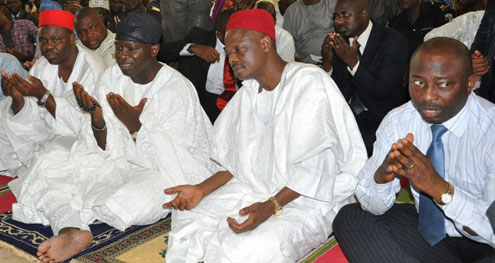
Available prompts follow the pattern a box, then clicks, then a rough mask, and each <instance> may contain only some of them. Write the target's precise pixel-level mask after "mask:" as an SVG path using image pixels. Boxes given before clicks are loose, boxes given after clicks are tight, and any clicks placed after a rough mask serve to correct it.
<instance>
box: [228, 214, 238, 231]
mask: <svg viewBox="0 0 495 263" xmlns="http://www.w3.org/2000/svg"><path fill="white" fill-rule="evenodd" d="M227 223H228V224H229V227H230V229H232V230H233V231H234V232H235V233H239V223H237V221H236V220H235V219H233V218H232V217H227Z"/></svg>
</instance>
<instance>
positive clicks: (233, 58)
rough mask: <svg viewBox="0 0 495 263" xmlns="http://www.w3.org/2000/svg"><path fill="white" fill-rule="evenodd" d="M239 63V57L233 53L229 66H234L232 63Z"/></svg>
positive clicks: (230, 56)
mask: <svg viewBox="0 0 495 263" xmlns="http://www.w3.org/2000/svg"><path fill="white" fill-rule="evenodd" d="M237 61H239V59H238V57H237V55H236V54H235V53H232V54H230V55H229V64H230V65H231V66H232V63H235V62H237Z"/></svg>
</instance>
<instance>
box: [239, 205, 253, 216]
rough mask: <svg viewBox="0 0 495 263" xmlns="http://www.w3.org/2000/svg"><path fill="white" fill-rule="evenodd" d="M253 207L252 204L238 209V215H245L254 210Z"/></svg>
mask: <svg viewBox="0 0 495 263" xmlns="http://www.w3.org/2000/svg"><path fill="white" fill-rule="evenodd" d="M254 210H255V209H254V208H253V205H250V206H247V207H244V208H243V209H241V210H239V215H247V214H249V213H251V212H254Z"/></svg>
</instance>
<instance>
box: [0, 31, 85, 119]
mask: <svg viewBox="0 0 495 263" xmlns="http://www.w3.org/2000/svg"><path fill="white" fill-rule="evenodd" d="M39 38H40V44H41V47H40V48H41V52H42V54H43V55H45V57H47V59H48V61H49V62H50V63H52V64H56V65H59V68H58V70H59V72H58V73H59V76H60V77H61V78H62V79H63V80H64V81H67V80H68V79H69V76H70V74H71V73H72V67H73V66H74V62H75V60H76V57H77V52H78V51H77V48H76V47H75V42H74V35H73V34H72V33H70V32H69V31H68V30H67V29H64V28H61V27H56V26H43V27H41V29H40V32H39ZM28 79H29V81H26V80H24V79H22V78H21V77H20V76H19V75H17V74H13V75H12V76H10V77H9V78H7V79H6V81H5V85H6V88H5V89H6V91H7V93H6V94H7V95H9V96H11V97H12V106H11V108H12V111H13V112H14V114H17V113H18V112H19V111H20V110H21V109H22V108H23V107H24V97H25V96H32V97H35V98H37V99H38V100H39V99H41V98H42V97H43V96H44V95H45V93H46V92H47V89H46V88H45V87H44V86H43V83H42V82H41V81H40V80H39V79H37V78H35V77H33V76H30V75H29V76H28ZM3 85H4V84H2V89H4V87H3ZM56 107H57V105H56V103H55V99H54V98H53V96H52V95H49V96H48V99H47V101H46V104H45V108H46V109H47V110H48V112H49V113H50V114H51V115H52V116H53V118H56V115H55V113H56Z"/></svg>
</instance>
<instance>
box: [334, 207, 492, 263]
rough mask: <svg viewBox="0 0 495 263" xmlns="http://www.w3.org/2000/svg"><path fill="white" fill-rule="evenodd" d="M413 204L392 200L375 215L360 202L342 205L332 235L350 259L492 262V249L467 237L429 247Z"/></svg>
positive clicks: (353, 261)
mask: <svg viewBox="0 0 495 263" xmlns="http://www.w3.org/2000/svg"><path fill="white" fill-rule="evenodd" d="M417 228H418V213H417V212H416V208H415V207H414V205H413V204H394V206H393V207H392V208H391V209H390V210H389V211H387V212H386V213H385V214H383V215H380V216H375V215H373V214H371V213H369V212H367V211H364V210H363V209H362V208H361V206H360V205H359V204H350V205H347V206H345V207H343V208H342V209H341V210H340V212H339V213H338V214H337V217H336V218H335V220H334V222H333V229H334V233H335V237H336V238H337V241H338V242H339V244H340V246H341V248H342V250H343V252H344V254H345V255H346V257H347V258H348V259H349V260H350V261H351V262H352V263H358V262H367V263H368V262H421V263H423V262H435V263H439V262H446V263H456V262H495V249H494V248H492V247H491V246H489V245H486V244H482V243H478V242H475V241H472V240H470V239H468V238H466V237H448V236H447V237H446V238H445V239H444V240H442V241H440V243H438V244H436V245H435V246H433V247H430V245H428V243H426V241H424V239H423V237H422V236H421V235H420V234H419V232H418V230H417Z"/></svg>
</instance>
